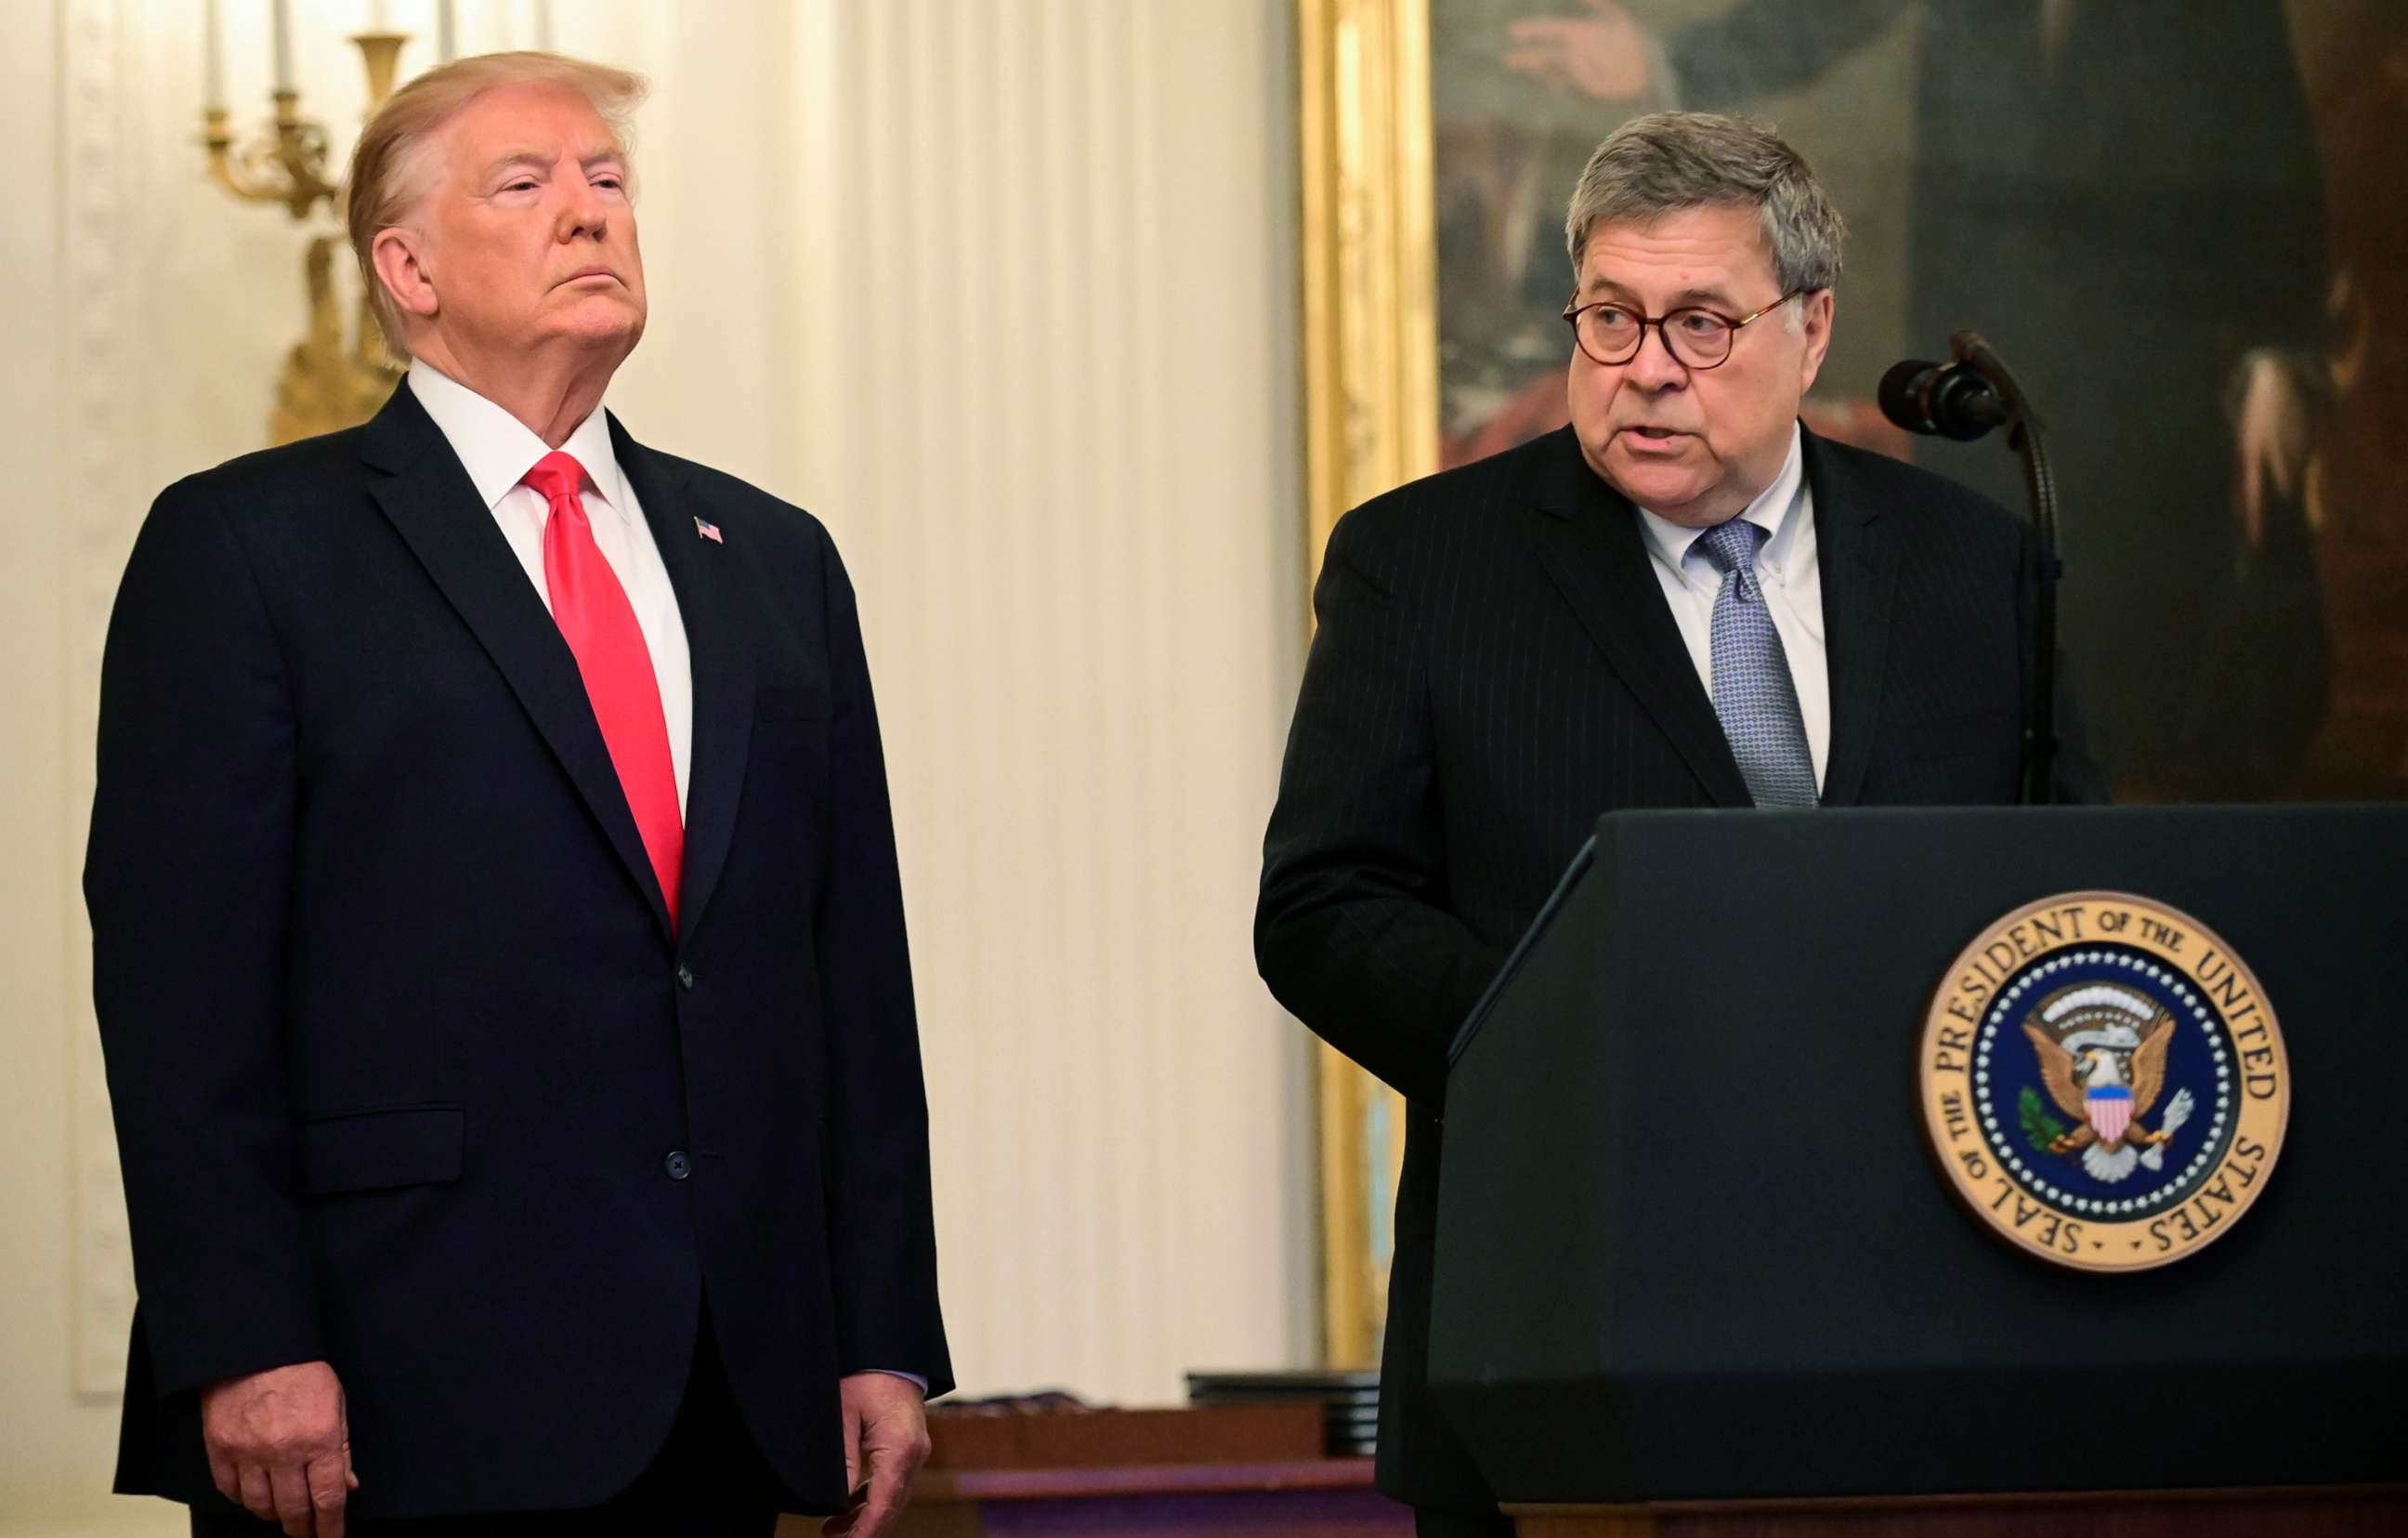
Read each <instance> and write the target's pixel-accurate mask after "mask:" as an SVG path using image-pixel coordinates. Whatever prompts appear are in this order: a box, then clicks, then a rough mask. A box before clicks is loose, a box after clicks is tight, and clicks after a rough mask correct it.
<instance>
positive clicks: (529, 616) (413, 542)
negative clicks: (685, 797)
mask: <svg viewBox="0 0 2408 1538" xmlns="http://www.w3.org/2000/svg"><path fill="white" fill-rule="evenodd" d="M360 457H361V458H362V459H363V460H364V461H366V464H367V465H368V466H369V467H370V468H372V469H376V470H381V471H383V472H385V473H384V475H383V476H382V478H380V479H379V480H377V481H374V482H371V483H370V485H369V492H370V494H371V495H372V496H374V497H375V498H376V503H377V506H378V507H379V508H380V509H382V510H383V511H384V515H385V517H386V518H387V519H389V520H390V521H391V522H392V524H393V526H394V529H395V530H397V531H398V532H399V533H400V535H401V537H402V539H403V540H404V541H405V542H406V543H408V544H409V548H410V551H411V553H414V554H415V555H416V556H417V557H418V561H419V564H420V565H421V566H423V567H424V568H426V574H427V575H428V576H429V577H431V578H433V579H434V581H435V585H436V586H437V588H439V589H441V590H442V593H443V596H444V597H445V598H446V599H447V600H449V601H450V603H451V605H452V608H453V609H454V610H455V611H458V612H459V615H460V618H461V619H462V620H463V621H465V622H466V624H467V626H468V628H469V630H470V631H471V632H473V633H474V634H475V636H476V638H477V640H478V641H479V642H480V644H481V645H482V646H483V647H484V648H485V652H486V654H488V655H489V656H491V657H492V658H493V659H494V666H495V667H496V668H499V669H500V670H501V674H502V677H503V679H504V680H505V681H506V682H507V683H509V686H510V690H511V692H512V693H513V694H515V695H517V696H518V699H519V704H520V706H521V707H522V708H523V709H524V710H525V712H526V713H527V717H528V719H529V720H531V721H533V722H534V723H535V728H536V730H537V731H538V733H539V734H541V736H542V738H543V740H544V742H545V745H547V746H548V747H550V748H551V749H552V756H553V757H554V758H556V759H558V760H559V762H560V767H561V768H562V769H564V770H566V772H567V775H568V778H569V781H570V783H573V784H574V785H575V786H576V787H577V793H578V795H579V796H581V797H582V798H584V801H585V805H586V807H587V809H588V810H589V811H591V812H593V813H594V817H595V821H596V822H598V823H599V824H600V825H601V826H602V831H603V834H604V836H605V837H607V838H608V839H609V841H610V846H611V847H612V848H613V849H615V850H617V851H618V853H619V858H620V861H621V863H623V864H624V865H625V866H626V868H627V874H628V875H629V877H630V878H632V879H633V880H634V881H635V883H636V884H637V885H638V887H639V888H640V889H641V890H642V892H643V895H644V899H645V901H647V902H648V903H650V904H651V905H652V915H653V917H654V918H655V919H656V920H657V921H658V922H659V924H660V926H661V930H662V933H663V934H664V935H666V934H667V932H668V928H669V919H668V909H667V904H666V903H664V902H663V900H662V898H661V890H660V883H659V882H658V881H656V880H654V879H653V876H652V862H651V860H650V859H649V858H647V857H646V855H645V854H644V841H643V840H642V838H641V837H640V836H639V835H638V833H637V832H636V819H635V816H634V814H633V813H632V812H629V811H628V810H627V796H626V792H625V791H624V790H623V789H622V788H621V787H620V784H619V775H618V771H617V770H616V769H613V768H612V767H611V764H610V750H609V748H608V747H607V746H605V745H604V743H603V741H602V728H601V727H600V726H597V725H595V720H594V706H593V703H592V701H591V700H590V699H589V698H588V697H587V696H586V693H585V681H584V679H583V678H582V677H581V676H580V675H579V673H578V671H577V658H576V656H575V655H574V654H572V653H571V652H570V651H569V650H568V643H567V642H566V640H562V639H561V634H560V627H559V626H558V625H554V624H553V623H552V613H551V611H549V610H547V609H545V608H544V606H543V599H542V597H540V596H539V595H538V593H537V592H536V590H535V585H534V584H533V583H531V582H528V581H527V579H526V571H525V568H523V567H521V566H520V565H519V560H518V557H517V555H516V554H514V553H512V552H511V550H510V547H509V540H507V539H503V538H502V531H501V528H500V526H499V525H496V524H495V522H494V520H493V519H492V518H491V517H489V516H487V515H486V512H485V510H484V508H483V507H482V505H481V502H480V498H479V496H478V495H477V488H476V486H475V484H474V483H473V482H470V481H469V479H468V472H467V471H466V469H464V468H463V467H461V464H460V458H459V456H458V455H457V454H455V453H452V446H451V444H450V443H448V442H447V441H445V439H444V437H443V434H442V433H441V431H440V430H439V429H437V427H436V425H435V423H434V421H433V419H431V418H430V417H428V416H427V414H426V410H425V408H424V407H423V406H421V405H419V403H418V397H417V396H415V395H411V394H410V391H409V384H408V383H407V382H404V383H403V384H402V386H401V387H400V388H399V389H397V390H395V391H394V394H393V398H392V399H391V400H390V401H388V402H386V404H385V407H384V409H383V410H381V411H379V412H378V413H377V415H376V417H375V419H374V420H373V421H371V422H370V423H369V424H368V426H367V431H366V434H365V435H364V436H363V438H362V441H361V450H360Z"/></svg>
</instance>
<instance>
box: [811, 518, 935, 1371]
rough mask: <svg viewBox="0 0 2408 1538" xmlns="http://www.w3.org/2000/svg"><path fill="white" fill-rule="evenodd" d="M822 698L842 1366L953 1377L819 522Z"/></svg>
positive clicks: (878, 777) (921, 1132) (836, 590)
mask: <svg viewBox="0 0 2408 1538" xmlns="http://www.w3.org/2000/svg"><path fill="white" fill-rule="evenodd" d="M820 541H821V562H822V567H821V569H822V572H823V581H824V586H825V593H824V602H825V609H824V612H825V614H826V616H827V649H828V659H829V673H830V679H831V687H832V691H833V698H832V700H831V709H832V717H831V721H830V730H831V731H832V733H833V734H834V736H833V746H832V748H831V776H832V778H831V783H832V784H833V786H834V795H833V797H832V798H831V800H830V806H829V813H830V814H829V822H828V826H827V848H828V850H829V855H828V858H827V862H826V864H825V866H824V870H823V877H822V882H821V889H820V893H819V901H818V905H817V914H818V916H817V920H816V925H817V931H816V933H815V935H814V937H813V941H814V944H815V946H816V949H817V954H818V963H819V976H820V991H821V1018H822V1019H823V1020H824V1022H825V1026H826V1032H827V1055H828V1062H827V1084H828V1101H827V1115H828V1134H829V1135H828V1249H829V1254H830V1256H831V1258H832V1260H833V1264H834V1266H835V1272H836V1310H837V1347H838V1351H839V1355H840V1357H841V1366H842V1369H843V1371H844V1372H846V1373H858V1372H868V1371H880V1372H890V1373H898V1374H901V1375H906V1376H911V1377H918V1378H922V1379H925V1380H926V1383H927V1386H928V1391H929V1393H930V1394H932V1395H934V1394H941V1393H945V1392H947V1391H948V1390H950V1389H951V1388H952V1387H953V1365H952V1360H951V1358H950V1356H949V1354H948V1352H947V1349H946V1345H945V1327H944V1321H943V1317H942V1315H941V1313H940V1311H939V1305H938V1301H937V1227H936V1215H935V1207H934V1201H933V1199H932V1196H931V1192H930V1178H929V1168H928V1103H927V1093H926V1090H925V1085H924V1084H923V1082H922V1079H921V1073H920V1036H919V1023H918V1017H917V1014H916V1012H915V1011H914V1009H913V1006H912V999H911V957H910V947H909V945H908V944H907V942H906V940H905V936H904V928H903V888H902V880H901V877H900V875H899V874H898V872H897V870H896V855H895V819H894V812H893V810H892V808H891V806H890V805H889V803H888V799H887V792H886V760H885V755H884V754H883V752H882V749H881V747H880V745H879V738H878V710H877V706H876V704H875V703H874V702H873V700H872V698H871V696H870V688H869V666H868V661H867V657H866V656H865V655H864V654H863V651H862V644H861V620H860V615H859V612H858V611H857V610H856V608H855V605H854V600H853V584H852V582H851V581H850V580H849V579H848V578H847V577H846V575H845V571H844V564H843V562H842V561H841V560H840V559H839V557H838V555H837V553H836V547H835V545H834V544H833V543H832V542H830V541H829V540H828V539H827V536H826V534H825V532H824V531H822V533H821V535H820Z"/></svg>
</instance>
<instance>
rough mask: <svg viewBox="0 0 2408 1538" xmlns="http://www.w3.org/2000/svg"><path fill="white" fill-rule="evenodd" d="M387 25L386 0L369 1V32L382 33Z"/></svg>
mask: <svg viewBox="0 0 2408 1538" xmlns="http://www.w3.org/2000/svg"><path fill="white" fill-rule="evenodd" d="M385 24H386V23H385V15H384V0H368V30H369V31H370V32H382V31H384V30H385Z"/></svg>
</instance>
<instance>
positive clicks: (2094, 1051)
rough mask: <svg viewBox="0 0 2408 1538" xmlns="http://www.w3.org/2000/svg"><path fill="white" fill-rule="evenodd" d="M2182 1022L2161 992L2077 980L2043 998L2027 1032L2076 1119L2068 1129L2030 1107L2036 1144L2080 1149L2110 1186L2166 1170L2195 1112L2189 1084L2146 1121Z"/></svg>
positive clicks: (2094, 1174)
mask: <svg viewBox="0 0 2408 1538" xmlns="http://www.w3.org/2000/svg"><path fill="white" fill-rule="evenodd" d="M2174 1029H2175V1026H2174V1018H2173V1016H2172V1015H2171V1014H2169V1013H2166V1011H2165V1009H2164V1008H2163V1007H2162V1006H2160V1005H2159V1004H2158V1003H2157V1000H2156V999H2151V998H2150V997H2148V996H2147V995H2145V994H2143V993H2141V992H2139V991H2137V990H2135V989H2131V988H2124V987H2118V986H2116V985H2114V984H2112V983H2085V984H2076V985H2073V986H2071V987H2066V988H2060V989H2058V990H2057V992H2055V993H2052V994H2050V995H2048V996H2047V997H2046V998H2044V999H2042V1000H2041V1001H2040V1006H2039V1007H2038V1008H2037V1009H2035V1010H2033V1011H2032V1013H2030V1014H2029V1015H2028V1016H2026V1017H2025V1019H2024V1034H2025V1035H2026V1036H2028V1037H2029V1038H2031V1044H2032V1050H2033V1051H2034V1052H2036V1053H2038V1054H2039V1055H2040V1077H2041V1083H2042V1084H2043V1085H2047V1087H2048V1094H2049V1099H2051V1100H2055V1101H2056V1102H2057V1109H2058V1110H2060V1111H2062V1112H2064V1113H2065V1114H2067V1115H2069V1116H2071V1117H2072V1118H2073V1125H2072V1127H2071V1129H2068V1128H2066V1127H2065V1125H2064V1124H2062V1123H2060V1122H2058V1121H2057V1118H2055V1117H2054V1116H2050V1115H2047V1114H2045V1112H2044V1111H2043V1110H2042V1107H2040V1106H2039V1105H2038V1104H2036V1103H2032V1104H2027V1105H2026V1106H2025V1108H2024V1118H2023V1119H2024V1126H2025V1131H2026V1132H2027V1134H2028V1136H2029V1137H2030V1139H2031V1142H2032V1143H2033V1145H2034V1146H2035V1147H2036V1148H2039V1149H2041V1150H2042V1152H2045V1153H2050V1154H2056V1155H2060V1156H2063V1157H2067V1158H2071V1157H2074V1156H2076V1155H2079V1156H2080V1157H2081V1160H2082V1168H2083V1169H2084V1170H2085V1171H2088V1172H2089V1174H2090V1176H2091V1178H2092V1179H2094V1180H2098V1181H2102V1182H2105V1183H2108V1184H2114V1182H2117V1181H2120V1180H2123V1179H2124V1178H2125V1177H2126V1176H2128V1175H2129V1174H2130V1173H2131V1172H2132V1171H2133V1169H2134V1168H2135V1167H2136V1166H2138V1167H2142V1168H2145V1169H2149V1170H2157V1169H2159V1168H2161V1167H2162V1166H2163V1164H2164V1162H2165V1150H2166V1144H2167V1143H2169V1142H2171V1140H2172V1138H2173V1135H2174V1133H2175V1132H2176V1131H2177V1130H2178V1129H2179V1128H2181V1127H2182V1125H2183V1123H2185V1122H2186V1121H2188V1120H2189V1119H2190V1114H2191V1109H2192V1105H2191V1095H2190V1091H2189V1090H2187V1089H2183V1090H2177V1091H2176V1092H2175V1094H2174V1098H2173V1099H2172V1100H2170V1101H2168V1102H2167V1104H2166V1111H2165V1116H2164V1118H2163V1119H2162V1120H2161V1121H2160V1122H2159V1123H2158V1124H2157V1128H2156V1129H2155V1130H2151V1129H2150V1128H2149V1127H2148V1125H2147V1123H2146V1122H2144V1121H2143V1117H2145V1116H2146V1115H2148V1114H2149V1113H2150V1112H2151V1111H2152V1110H2154V1109H2155V1108H2156V1106H2157V1096H2158V1093H2159V1092H2160V1091H2161V1090H2162V1089H2163V1088H2164V1086H2165V1082H2166V1049H2167V1048H2168V1047H2170V1046H2171V1045H2172V1044H2173V1039H2174ZM2025 1093H2026V1095H2027V1096H2028V1097H2029V1099H2030V1100H2032V1101H2035V1102H2036V1101H2037V1100H2038V1099H2039V1097H2038V1096H2035V1095H2031V1093H2030V1091H2028V1090H2027V1091H2025Z"/></svg>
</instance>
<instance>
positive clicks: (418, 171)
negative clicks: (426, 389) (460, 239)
mask: <svg viewBox="0 0 2408 1538" xmlns="http://www.w3.org/2000/svg"><path fill="white" fill-rule="evenodd" d="M515 85H535V86H557V87H559V88H561V89H563V90H566V91H573V92H575V93H577V94H579V95H581V96H582V97H584V98H585V100H586V101H587V102H588V103H589V104H590V105H591V106H592V107H593V108H594V111H595V115H596V116H598V117H599V118H601V120H602V122H604V123H605V124H606V125H607V126H608V127H609V130H610V132H611V133H612V134H613V135H615V136H616V137H617V138H618V140H619V145H620V148H621V149H622V150H624V149H626V148H627V146H628V143H629V141H630V139H631V138H632V137H633V129H634V121H635V113H636V108H637V106H638V104H639V103H641V102H642V101H643V99H644V91H645V84H644V78H643V77H642V76H640V75H635V74H631V73H629V72H628V71H626V70H624V69H613V68H611V67H610V66H609V65H597V64H590V63H588V62H587V61H585V60H583V59H572V58H569V57H567V56H566V55H565V54H559V53H538V52H533V51H527V52H518V53H480V54H477V55H475V56H474V57H471V58H466V59H460V60H455V61H454V62H452V63H451V64H448V65H438V66H437V67H436V68H434V69H430V70H428V71H427V72H426V73H425V74H423V75H421V76H419V77H418V78H417V79H414V80H412V81H410V82H409V84H408V85H405V86H403V87H402V88H401V89H400V90H398V91H396V92H394V93H393V95H392V96H391V97H390V98H389V99H388V100H387V101H386V102H385V104H384V105H383V106H382V107H380V108H377V110H376V115H375V116H373V117H371V118H370V119H368V121H367V126H366V127H365V128H363V129H361V130H360V142H359V144H358V145H357V146H356V147H355V148H354V149H353V150H352V151H351V196H350V200H349V202H348V205H347V206H346V208H345V209H344V221H345V223H347V224H348V225H349V227H350V231H351V254H352V256H353V257H355V258H357V259H358V262H359V264H360V280H361V281H362V282H363V283H365V284H366V293H367V296H368V305H369V308H370V309H373V310H374V311H375V313H376V318H377V324H378V325H380V326H381V327H382V328H383V330H384V338H385V342H386V345H387V346H388V347H389V348H390V349H391V350H392V352H393V354H394V357H396V358H407V357H409V349H408V347H407V345H406V343H405V342H404V340H403V338H402V332H401V310H400V309H399V308H398V307H397V306H395V305H394V302H393V295H392V294H391V293H390V292H388V291H387V290H386V288H385V286H384V283H383V280H380V279H379V278H378V277H377V270H376V257H375V254H374V248H375V246H376V237H377V236H378V234H379V233H380V232H381V231H384V230H387V229H390V228H392V227H393V226H394V225H395V224H401V223H407V222H408V221H409V214H410V210H411V209H412V208H415V207H416V206H417V204H418V200H419V199H420V198H422V197H423V196H424V195H425V194H426V192H427V189H428V187H429V185H430V183H431V182H432V180H433V175H432V167H431V165H429V153H430V151H432V149H433V145H434V137H435V134H436V133H437V130H439V129H440V128H442V126H443V125H444V124H445V123H447V122H451V121H452V118H453V117H455V116H457V115H458V114H459V113H460V112H461V111H462V110H463V109H465V108H466V107H467V106H468V104H469V103H471V102H473V101H475V100H476V99H477V98H478V97H480V96H481V95H483V94H485V93H487V92H489V91H498V90H501V89H503V88H504V87H507V86H515ZM629 175H630V180H631V182H632V179H633V172H632V171H631V172H630V173H629Z"/></svg>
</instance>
